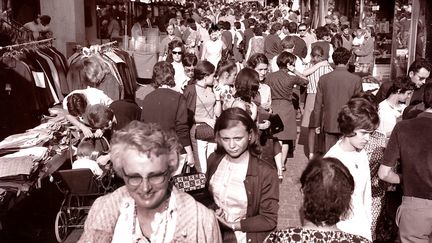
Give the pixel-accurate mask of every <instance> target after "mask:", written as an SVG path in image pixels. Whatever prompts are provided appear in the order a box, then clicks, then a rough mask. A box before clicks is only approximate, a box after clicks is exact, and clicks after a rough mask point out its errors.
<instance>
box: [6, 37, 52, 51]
mask: <svg viewBox="0 0 432 243" xmlns="http://www.w3.org/2000/svg"><path fill="white" fill-rule="evenodd" d="M55 39H56V38H48V39H44V40H38V41H30V42H25V43H21V44H14V45H9V46H0V51H1V50H3V49H8V50H12V49H14V48H16V47H24V46H30V45H35V44H42V43H46V42H52V41H53V40H55Z"/></svg>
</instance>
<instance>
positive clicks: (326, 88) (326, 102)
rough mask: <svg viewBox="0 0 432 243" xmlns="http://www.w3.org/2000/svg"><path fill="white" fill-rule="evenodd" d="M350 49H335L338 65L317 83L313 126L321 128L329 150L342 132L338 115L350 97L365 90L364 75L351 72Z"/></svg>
mask: <svg viewBox="0 0 432 243" xmlns="http://www.w3.org/2000/svg"><path fill="white" fill-rule="evenodd" d="M350 56H351V55H350V51H348V50H347V49H345V48H343V47H339V48H337V49H336V50H335V51H334V52H333V55H332V57H333V61H334V63H335V65H336V67H335V69H334V70H333V72H330V73H328V74H325V75H323V76H321V78H320V79H319V82H318V88H317V94H316V99H315V105H314V111H313V112H312V114H311V121H310V127H320V128H321V132H323V133H324V137H325V151H324V153H325V152H326V151H328V150H329V149H330V147H331V146H333V145H334V144H335V143H336V142H337V140H338V139H339V138H340V136H341V133H340V130H339V127H338V122H337V116H338V113H339V111H340V109H341V108H342V106H344V105H345V104H346V103H347V102H348V101H349V100H350V99H351V97H352V96H353V95H354V94H356V93H359V92H361V91H362V82H361V78H360V77H359V76H357V75H354V74H352V73H350V72H348V68H347V63H348V60H349V58H350Z"/></svg>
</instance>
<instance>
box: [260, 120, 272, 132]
mask: <svg viewBox="0 0 432 243" xmlns="http://www.w3.org/2000/svg"><path fill="white" fill-rule="evenodd" d="M270 124H271V122H270V121H269V120H264V121H263V122H262V123H260V124H258V128H259V129H260V130H265V129H267V128H269V127H270Z"/></svg>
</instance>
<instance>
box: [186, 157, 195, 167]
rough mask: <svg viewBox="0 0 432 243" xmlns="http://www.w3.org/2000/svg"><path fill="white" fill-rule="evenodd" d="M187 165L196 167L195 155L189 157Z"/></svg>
mask: <svg viewBox="0 0 432 243" xmlns="http://www.w3.org/2000/svg"><path fill="white" fill-rule="evenodd" d="M187 164H188V165H189V166H191V167H192V166H195V159H194V157H193V155H188V156H187Z"/></svg>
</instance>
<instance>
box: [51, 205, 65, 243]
mask: <svg viewBox="0 0 432 243" xmlns="http://www.w3.org/2000/svg"><path fill="white" fill-rule="evenodd" d="M68 221H69V220H68V217H67V214H66V213H65V212H64V211H63V210H60V211H59V212H58V213H57V216H56V219H55V229H54V230H55V236H56V239H57V241H58V242H63V241H64V240H66V237H67V236H68V233H69V232H68Z"/></svg>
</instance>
